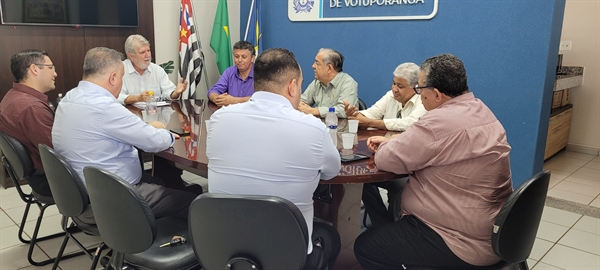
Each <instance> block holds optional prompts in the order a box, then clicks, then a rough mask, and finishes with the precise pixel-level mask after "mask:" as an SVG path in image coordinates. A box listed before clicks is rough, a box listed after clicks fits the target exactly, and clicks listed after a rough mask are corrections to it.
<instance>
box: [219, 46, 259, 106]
mask: <svg viewBox="0 0 600 270" xmlns="http://www.w3.org/2000/svg"><path fill="white" fill-rule="evenodd" d="M255 55H256V52H255V50H254V45H252V43H250V42H248V41H244V40H241V41H238V42H236V43H235V44H234V45H233V59H234V63H235V66H231V67H228V68H227V69H226V70H225V71H224V72H223V75H221V78H219V81H217V83H216V84H215V85H214V86H213V87H211V88H210V90H208V94H207V96H208V99H210V101H212V102H214V103H215V104H216V105H217V106H219V107H220V106H227V105H231V104H236V103H242V102H246V101H248V99H250V96H251V95H252V94H253V93H254V85H253V83H254V56H255Z"/></svg>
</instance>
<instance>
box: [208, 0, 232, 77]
mask: <svg viewBox="0 0 600 270" xmlns="http://www.w3.org/2000/svg"><path fill="white" fill-rule="evenodd" d="M210 47H211V48H212V49H213V51H215V54H216V55H217V67H218V68H219V73H220V74H223V71H225V69H227V68H228V67H230V66H233V52H232V50H231V37H230V33H229V15H228V12H227V0H219V5H218V6H217V13H216V14H215V22H214V24H213V30H212V34H211V36H210Z"/></svg>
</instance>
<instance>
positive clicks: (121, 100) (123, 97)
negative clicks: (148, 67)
mask: <svg viewBox="0 0 600 270" xmlns="http://www.w3.org/2000/svg"><path fill="white" fill-rule="evenodd" d="M124 76H127V74H125V75H124ZM124 76H123V77H124ZM125 85H126V84H125V82H123V85H122V86H121V92H119V96H118V97H117V101H119V103H121V104H123V105H125V100H126V99H127V97H129V90H127V87H125Z"/></svg>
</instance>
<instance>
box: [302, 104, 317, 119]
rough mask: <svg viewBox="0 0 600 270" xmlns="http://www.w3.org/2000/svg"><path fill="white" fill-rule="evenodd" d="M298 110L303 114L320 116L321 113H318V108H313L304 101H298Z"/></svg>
mask: <svg viewBox="0 0 600 270" xmlns="http://www.w3.org/2000/svg"><path fill="white" fill-rule="evenodd" d="M298 110H299V111H301V112H303V113H305V114H311V115H314V116H317V117H321V113H319V109H317V108H313V107H311V106H309V105H308V104H306V103H304V102H300V105H298Z"/></svg>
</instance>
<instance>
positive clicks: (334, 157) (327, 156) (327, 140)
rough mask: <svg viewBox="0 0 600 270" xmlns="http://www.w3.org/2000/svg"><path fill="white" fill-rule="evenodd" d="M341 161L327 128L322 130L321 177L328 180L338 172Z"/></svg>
mask: <svg viewBox="0 0 600 270" xmlns="http://www.w3.org/2000/svg"><path fill="white" fill-rule="evenodd" d="M341 166H342V163H341V161H340V154H339V152H338V150H337V148H336V146H335V145H334V144H333V140H332V139H331V135H329V130H327V129H326V128H325V129H324V130H323V168H321V179H323V180H329V179H331V178H334V177H336V176H337V175H338V174H339V173H340V168H341Z"/></svg>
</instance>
